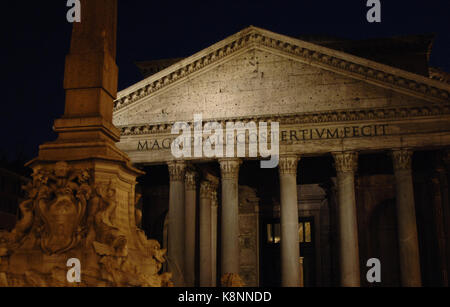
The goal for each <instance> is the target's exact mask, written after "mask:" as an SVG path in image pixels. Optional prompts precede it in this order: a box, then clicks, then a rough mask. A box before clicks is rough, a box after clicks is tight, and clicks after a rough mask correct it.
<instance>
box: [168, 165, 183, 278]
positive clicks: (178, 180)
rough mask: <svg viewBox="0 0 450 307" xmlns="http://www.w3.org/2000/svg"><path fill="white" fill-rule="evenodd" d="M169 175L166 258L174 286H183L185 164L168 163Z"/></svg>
mask: <svg viewBox="0 0 450 307" xmlns="http://www.w3.org/2000/svg"><path fill="white" fill-rule="evenodd" d="M167 164H168V166H169V175H170V191H169V213H168V215H169V229H168V257H169V264H168V265H169V271H170V272H172V273H173V281H174V284H175V286H184V276H183V275H184V248H185V242H184V239H185V238H184V230H185V229H184V214H185V206H184V201H185V199H184V197H185V190H184V177H185V170H186V164H185V162H182V161H174V162H168V163H167Z"/></svg>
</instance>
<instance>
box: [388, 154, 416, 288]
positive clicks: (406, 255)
mask: <svg viewBox="0 0 450 307" xmlns="http://www.w3.org/2000/svg"><path fill="white" fill-rule="evenodd" d="M412 154H413V153H412V151H409V150H406V149H402V150H396V151H393V152H392V160H393V162H394V174H395V183H396V193H397V194H396V196H397V197H396V200H397V224H398V243H399V254H400V272H401V278H402V285H403V286H406V287H420V286H421V284H422V283H421V277H420V261H419V243H418V239H417V225H416V209H415V205H414V188H413V179H412V167H411V164H412V163H411V161H412Z"/></svg>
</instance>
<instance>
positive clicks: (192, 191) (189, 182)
mask: <svg viewBox="0 0 450 307" xmlns="http://www.w3.org/2000/svg"><path fill="white" fill-rule="evenodd" d="M196 179H197V174H196V173H195V172H192V171H189V172H187V173H186V181H185V190H186V192H185V215H184V238H185V248H184V279H185V286H186V287H194V286H195V249H196V248H195V235H196V231H195V230H196V221H197V181H196Z"/></svg>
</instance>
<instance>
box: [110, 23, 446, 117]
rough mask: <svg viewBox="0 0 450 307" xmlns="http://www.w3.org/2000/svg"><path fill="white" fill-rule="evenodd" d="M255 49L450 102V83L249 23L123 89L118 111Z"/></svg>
mask: <svg viewBox="0 0 450 307" xmlns="http://www.w3.org/2000/svg"><path fill="white" fill-rule="evenodd" d="M254 48H256V49H262V50H266V51H269V52H272V53H276V54H279V55H282V56H285V57H289V58H291V59H293V60H297V61H300V62H303V63H308V64H310V65H313V66H316V67H320V68H322V69H325V70H329V71H333V72H335V73H339V74H342V75H345V76H348V77H352V78H355V79H359V80H363V81H365V82H368V83H371V84H375V85H378V86H381V87H384V88H389V89H392V90H394V91H397V92H400V93H403V94H407V95H410V96H413V97H416V98H423V99H425V100H427V101H431V102H449V101H450V85H449V84H446V83H443V82H439V81H436V80H433V79H431V78H426V77H424V76H421V75H417V74H414V73H411V72H407V71H404V70H401V69H398V68H394V67H391V66H388V65H385V64H381V63H377V62H374V61H370V60H367V59H364V58H360V57H356V56H353V55H350V54H347V53H344V52H340V51H337V50H333V49H329V48H326V47H322V46H319V45H315V44H312V43H309V42H305V41H302V40H298V39H294V38H291V37H288V36H284V35H280V34H276V33H273V32H270V31H267V30H264V29H260V28H256V27H249V28H246V29H244V30H243V31H241V32H238V33H237V34H235V35H232V36H230V37H228V38H226V39H225V40H223V41H221V42H219V43H217V44H214V45H212V46H210V47H208V48H206V49H204V50H202V51H200V52H199V53H197V54H195V55H193V56H191V57H189V58H186V59H184V60H182V61H180V62H178V63H176V64H174V65H172V66H170V67H168V68H166V69H164V70H162V71H160V72H159V73H157V74H155V75H153V76H150V77H148V78H147V79H145V80H143V81H141V82H139V83H137V84H135V85H133V86H131V87H129V88H127V89H125V90H123V91H121V92H119V93H118V98H117V100H116V101H115V102H114V111H115V112H119V113H121V112H122V110H124V109H126V107H128V106H131V105H134V104H135V103H136V102H138V101H140V100H142V99H143V98H144V97H147V96H150V95H153V94H155V93H157V92H159V91H161V90H162V89H164V88H166V87H168V86H169V85H171V84H173V83H175V82H177V81H181V80H183V79H187V77H188V76H191V75H192V74H194V73H197V72H200V71H202V70H204V69H205V68H206V67H209V66H211V65H214V64H216V63H219V62H221V61H223V60H225V59H226V58H228V57H231V56H232V55H233V54H235V53H237V52H238V51H241V50H246V49H249V50H251V49H254Z"/></svg>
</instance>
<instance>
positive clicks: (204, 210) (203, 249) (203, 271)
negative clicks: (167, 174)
mask: <svg viewBox="0 0 450 307" xmlns="http://www.w3.org/2000/svg"><path fill="white" fill-rule="evenodd" d="M211 191H212V184H211V182H209V181H203V182H202V183H201V184H200V287H211V284H212V280H211V276H212V275H211V255H212V254H211Z"/></svg>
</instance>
